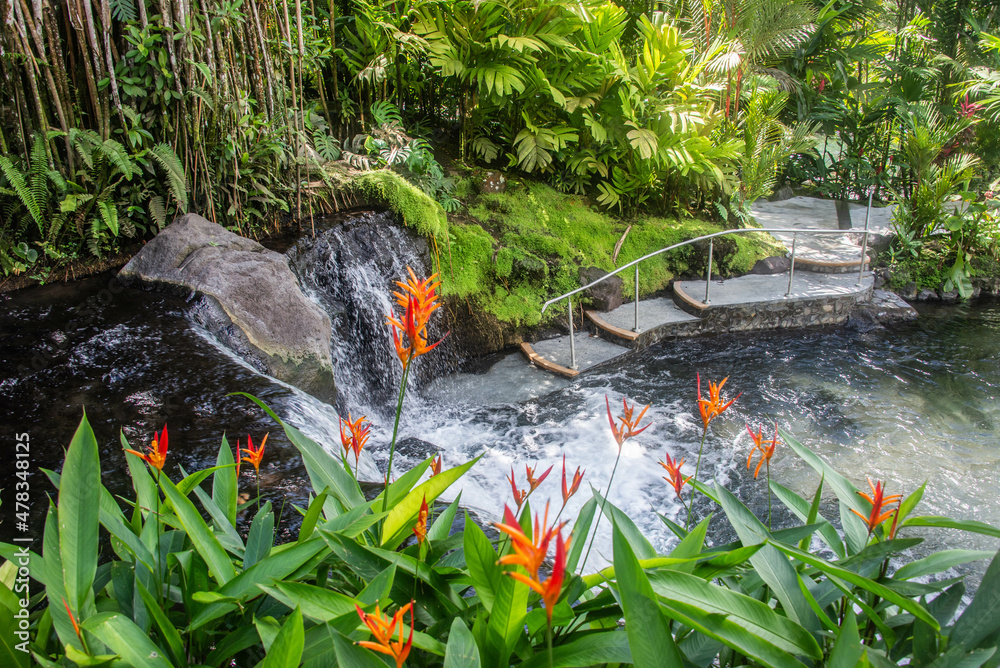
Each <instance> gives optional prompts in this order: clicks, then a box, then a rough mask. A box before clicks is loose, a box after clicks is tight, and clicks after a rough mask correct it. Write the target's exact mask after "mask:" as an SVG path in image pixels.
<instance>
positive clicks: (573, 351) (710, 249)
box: [542, 195, 872, 369]
mask: <svg viewBox="0 0 1000 668" xmlns="http://www.w3.org/2000/svg"><path fill="white" fill-rule="evenodd" d="M871 210H872V198H871V195H869V197H868V209H867V211H866V212H865V227H864V231H863V232H864V239H863V242H862V245H861V256H860V263H861V268H860V270H859V271H858V285H861V281H862V277H863V275H864V270H865V253H866V252H867V250H868V234H869V230H868V221H869V218H870V217H871ZM745 232H768V233H771V234H774V233H776V232H777V233H782V234H791V235H792V251H791V263H790V266H789V272H788V291H787V292H786V293H785V297H786V298H788V297H789V296H791V294H792V279H793V278H794V276H795V246H796V241H797V239H798V235H799V234H841V235H842V234H849V233H850V232H851V230H819V229H808V228H806V229H801V228H794V227H792V228H785V227H748V228H741V229H734V230H722V231H721V232H714V233H712V234H705V235H702V236H700V237H695V238H694V239H688V240H687V241H682V242H680V243H676V244H673V245H671V246H667V247H666V248H661V249H660V250H656V251H653V252H652V253H647V254H646V255H643V256H642V257H640V258H638V259H635V260H632V261H631V262H629V263H628V264H624V265H622V266H620V267H618V268H617V269H615V270H614V271H612V272H609V273H607V274H605V275H604V276H601V277H600V278H598V279H597V280H596V281H591V282H590V283H588V284H587V285H584V286H583V287H580V288H577V289H576V290H571V291H570V292H567V293H565V294H562V295H559V296H558V297H555V298H553V299H550V300H548V301H547V302H545V303H544V304H543V305H542V313H545V309H547V308H548V307H549V306H551V305H552V304H555V303H556V302H559V301H562V300H563V299H566V300H568V308H569V322H570V325H569V327H570V368H572V369H576V368H577V364H576V346H575V345H574V343H573V295H576V294H579V293H581V292H583V291H585V290H589V289H590V288H592V287H594V286H595V285H597V284H598V283H601V282H603V281H606V280H608V279H609V278H611V277H612V276H615V275H617V274H619V273H621V272H623V271H625V270H626V269H628V268H630V267H635V325H634V327H633V328H632V331H633V332H636V333H638V332H639V264H640V263H641V262H643V261H644V260H648V259H649V258H651V257H655V256H657V255H660V254H661V253H666V252H667V251H671V250H675V249H677V248H682V247H684V246H689V245H691V244H694V243H697V242H699V241H705V240H706V239H707V240H708V271H707V273H706V276H705V301H704V303H705V304H710V303H711V302H710V295H709V288H710V286H711V281H712V253H713V250H714V247H713V246H714V244H713V240H714V239H715V238H716V237H723V236H726V235H729V234H743V233H745ZM859 232H860V230H859Z"/></svg>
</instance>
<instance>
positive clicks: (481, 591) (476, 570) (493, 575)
mask: <svg viewBox="0 0 1000 668" xmlns="http://www.w3.org/2000/svg"><path fill="white" fill-rule="evenodd" d="M463 536H464V537H463V545H464V547H465V563H466V565H467V567H468V569H469V577H471V578H472V582H473V584H475V586H476V595H477V596H478V597H479V600H480V601H482V602H483V607H484V608H486V611H487V612H489V611H490V610H492V609H493V592H495V591H496V589H497V588H498V587H499V584H500V579H501V578H502V577H503V572H502V571H501V569H500V566H499V565H498V564H497V553H496V550H494V549H493V545H492V544H490V539H489V538H487V537H486V534H485V533H483V530H482V529H480V528H479V525H478V524H476V523H475V522H473V521H472V519H471V518H469V513H468V512H466V513H465V531H464V532H463Z"/></svg>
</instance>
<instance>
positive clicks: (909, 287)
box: [899, 281, 917, 302]
mask: <svg viewBox="0 0 1000 668" xmlns="http://www.w3.org/2000/svg"><path fill="white" fill-rule="evenodd" d="M899 296H900V297H902V298H903V299H906V300H909V301H911V302H912V301H914V300H915V299H916V298H917V284H916V283H914V282H913V281H910V282H909V283H907V284H906V286H905V287H904V288H903V289H902V290H900V291H899Z"/></svg>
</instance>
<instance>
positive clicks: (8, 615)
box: [0, 585, 458, 668]
mask: <svg viewBox="0 0 1000 668" xmlns="http://www.w3.org/2000/svg"><path fill="white" fill-rule="evenodd" d="M0 586H3V587H4V588H6V585H0ZM7 591H8V592H10V590H9V589H8V590H7ZM11 595H12V596H13V593H11ZM18 607H20V606H18ZM16 612H17V610H12V609H11V608H9V607H7V606H6V605H3V606H0V664H2V665H4V666H10V668H22V667H26V666H28V665H29V661H28V659H29V657H30V656H31V655H30V654H28V653H27V652H22V651H21V650H19V649H17V645H19V644H21V643H25V644H24V647H27V640H21V639H20V638H18V637H17V635H16V633H17V631H18V622H17V620H16V619H14V614H15V613H16ZM456 621H458V620H456Z"/></svg>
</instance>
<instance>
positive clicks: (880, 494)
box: [851, 478, 903, 536]
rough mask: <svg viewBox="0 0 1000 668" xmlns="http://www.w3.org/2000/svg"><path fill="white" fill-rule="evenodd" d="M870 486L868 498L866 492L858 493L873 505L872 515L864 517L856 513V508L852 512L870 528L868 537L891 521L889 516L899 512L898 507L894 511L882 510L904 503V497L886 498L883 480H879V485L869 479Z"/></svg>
mask: <svg viewBox="0 0 1000 668" xmlns="http://www.w3.org/2000/svg"><path fill="white" fill-rule="evenodd" d="M868 486H869V487H871V488H872V495H871V496H868V495H867V494H865V493H864V492H860V491H859V492H858V494H859V495H861V496H862V497H864V498H865V500H866V501H868V503H870V504H872V512H871V515H869V516H868V517H865V516H864V515H862V514H861V513H859V512H858V511H856V510H855V509H854V508H851V512H852V513H854V514H855V515H857V516H858V517H860V518H861V519H862V520H864V522H865V525H866V526H867V527H868V535H869V536H871V535H872V532H873V531H875V527H877V526H878V525H879V524H882V522H885V521H886V520H887V519H889V516H890V515H892V514H893V513H898V512H899V507H898V506H897V507H896V508H893V509H892V510H887V511H885V512H882V509H883V508H885V507H886V506H888V505H890V504H893V503H897V502H899V503H902V499H903V495H902V494H892V495H890V496H885V495H884V494H885V487H884V485H883V484H882V481H881V480H879V481H878V483H877V484H873V483H872V479H871V478H868Z"/></svg>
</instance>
